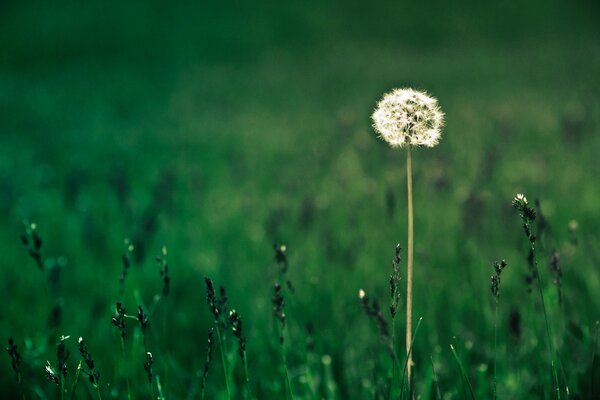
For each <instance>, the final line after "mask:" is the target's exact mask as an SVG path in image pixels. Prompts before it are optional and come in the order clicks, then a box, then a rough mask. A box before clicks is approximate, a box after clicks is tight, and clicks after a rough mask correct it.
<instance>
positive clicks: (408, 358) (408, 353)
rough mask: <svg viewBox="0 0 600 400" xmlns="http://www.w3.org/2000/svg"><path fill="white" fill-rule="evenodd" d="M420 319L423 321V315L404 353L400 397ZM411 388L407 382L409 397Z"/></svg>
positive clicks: (402, 392)
mask: <svg viewBox="0 0 600 400" xmlns="http://www.w3.org/2000/svg"><path fill="white" fill-rule="evenodd" d="M421 321H423V317H421V318H419V322H417V327H416V328H415V334H414V335H412V339H411V342H410V347H409V348H408V352H407V353H406V360H405V361H404V368H402V375H401V379H402V385H401V386H400V398H401V399H402V398H404V375H405V374H406V371H407V368H408V363H409V360H410V359H411V357H410V356H411V354H412V349H413V344H414V342H415V338H416V337H417V333H418V332H419V327H420V326H421ZM411 390H412V387H411V386H410V384H409V385H408V392H409V398H410V393H411Z"/></svg>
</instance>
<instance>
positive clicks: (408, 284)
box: [406, 144, 414, 390]
mask: <svg viewBox="0 0 600 400" xmlns="http://www.w3.org/2000/svg"><path fill="white" fill-rule="evenodd" d="M406 187H407V196H408V259H407V269H408V273H407V276H406V353H407V354H408V359H407V362H408V372H407V375H408V387H409V390H410V386H411V378H412V372H411V371H412V364H413V361H412V353H411V352H410V351H409V350H410V348H411V346H412V286H413V247H414V233H413V194H412V192H413V190H412V160H411V156H410V144H409V145H408V146H406Z"/></svg>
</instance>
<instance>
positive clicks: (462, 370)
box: [450, 344, 476, 400]
mask: <svg viewBox="0 0 600 400" xmlns="http://www.w3.org/2000/svg"><path fill="white" fill-rule="evenodd" d="M450 350H452V354H454V358H455V359H456V362H457V363H458V367H459V368H460V373H461V375H462V377H463V379H464V380H465V381H467V385H468V387H469V393H470V394H471V398H472V399H473V400H475V399H476V397H475V392H474V391H473V386H471V381H470V380H469V377H468V376H467V374H466V372H465V369H464V367H463V365H462V362H461V361H460V358H459V357H458V354H456V350H455V349H454V346H452V344H450Z"/></svg>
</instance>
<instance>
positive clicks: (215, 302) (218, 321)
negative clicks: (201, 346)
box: [204, 277, 231, 400]
mask: <svg viewBox="0 0 600 400" xmlns="http://www.w3.org/2000/svg"><path fill="white" fill-rule="evenodd" d="M204 284H205V286H206V302H207V304H208V307H209V309H210V312H211V313H212V315H213V318H214V322H215V330H216V331H217V340H218V342H219V350H220V353H221V364H222V366H223V375H224V377H225V386H226V388H227V399H228V400H231V388H230V384H229V372H228V367H227V357H226V349H225V343H224V341H223V336H222V333H221V329H222V328H225V327H226V322H225V320H224V318H225V317H224V312H225V311H226V309H227V296H226V294H225V289H224V288H223V286H221V289H220V296H219V298H217V294H216V292H215V286H214V283H213V281H212V280H211V279H210V278H208V277H204Z"/></svg>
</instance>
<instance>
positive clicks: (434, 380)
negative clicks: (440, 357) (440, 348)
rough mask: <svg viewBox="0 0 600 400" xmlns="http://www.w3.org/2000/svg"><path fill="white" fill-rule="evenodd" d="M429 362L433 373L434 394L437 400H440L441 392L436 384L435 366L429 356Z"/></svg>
mask: <svg viewBox="0 0 600 400" xmlns="http://www.w3.org/2000/svg"><path fill="white" fill-rule="evenodd" d="M429 360H430V361H431V372H432V373H433V382H434V383H435V392H436V395H437V399H438V400H442V392H441V391H440V385H439V383H438V378H437V374H436V372H435V364H434V363H433V357H431V356H429Z"/></svg>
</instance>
